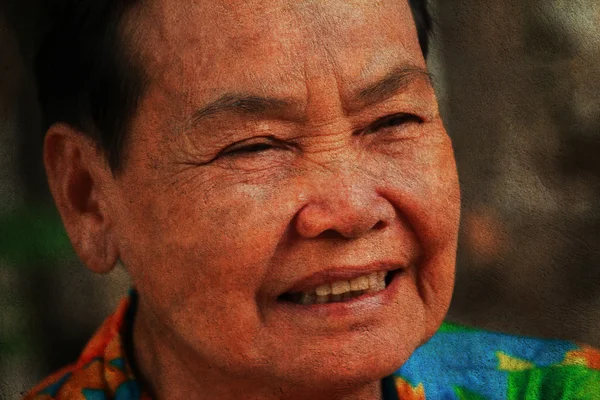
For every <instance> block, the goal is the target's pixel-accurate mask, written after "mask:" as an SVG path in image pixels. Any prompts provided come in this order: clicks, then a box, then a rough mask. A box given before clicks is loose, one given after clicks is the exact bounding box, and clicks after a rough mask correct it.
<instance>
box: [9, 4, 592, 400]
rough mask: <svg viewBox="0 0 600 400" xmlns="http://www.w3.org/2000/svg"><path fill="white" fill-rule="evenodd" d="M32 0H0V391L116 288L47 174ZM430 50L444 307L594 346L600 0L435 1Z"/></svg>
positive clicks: (89, 319) (58, 358) (490, 324)
mask: <svg viewBox="0 0 600 400" xmlns="http://www.w3.org/2000/svg"><path fill="white" fill-rule="evenodd" d="M40 3H41V0H22V1H12V0H4V1H3V2H2V3H1V4H0V398H1V399H4V398H6V399H12V398H17V397H18V396H19V393H21V392H23V391H25V390H26V389H28V388H30V387H31V386H32V385H33V384H35V383H36V382H37V381H39V380H40V379H41V378H42V377H44V376H45V375H47V374H48V373H50V372H51V371H53V370H55V369H57V368H58V367H60V366H63V365H65V364H67V363H69V362H72V361H73V360H74V359H76V358H77V355H78V353H79V351H80V350H81V349H82V347H83V345H84V344H85V342H86V340H87V339H88V338H89V337H90V336H91V334H92V333H93V331H94V330H95V329H96V327H97V326H98V325H99V324H100V322H101V321H102V320H103V319H104V318H105V317H106V316H107V315H108V314H109V313H110V312H111V310H113V309H114V308H115V306H116V305H117V303H118V301H119V299H120V298H121V297H122V296H123V295H124V294H126V291H127V288H128V278H127V276H126V274H125V273H124V271H122V270H116V271H114V272H113V273H111V274H110V275H105V276H95V275H93V274H91V273H90V272H88V270H87V269H86V268H85V267H83V266H82V265H81V263H80V262H79V260H78V259H77V257H76V256H75V255H74V253H73V250H72V248H71V246H70V243H69V241H68V239H67V237H66V235H65V233H64V230H63V228H62V225H61V222H60V219H59V217H58V215H57V213H56V210H55V208H54V205H53V202H52V199H51V197H50V195H49V193H48V189H47V186H46V183H45V175H44V170H43V166H42V162H41V143H42V136H41V132H40V124H39V111H38V109H37V104H36V94H35V87H34V84H33V80H32V71H31V63H32V59H33V56H34V53H35V50H36V47H37V45H38V43H39V41H40V39H41V37H42V35H43V32H44V29H46V28H47V27H48V26H49V24H50V23H51V22H52V21H51V18H50V17H49V14H46V13H44V12H42V10H41V7H40ZM431 7H432V8H433V13H434V18H435V28H434V29H435V33H434V37H433V49H432V53H431V57H430V59H429V60H428V62H429V65H430V69H431V72H432V73H433V74H434V76H435V87H436V91H437V93H438V97H439V100H440V105H441V109H442V115H443V117H444V120H445V122H446V126H447V128H448V131H449V133H450V136H451V137H452V139H453V141H454V146H455V151H456V158H457V163H458V169H459V175H460V180H461V185H462V196H463V211H462V225H461V234H460V246H459V254H458V266H457V267H458V270H457V282H456V290H455V295H454V299H453V302H452V306H451V309H450V313H449V315H448V320H450V321H455V322H460V323H463V324H467V325H473V326H478V327H482V328H486V329H491V330H497V331H503V332H509V333H515V334H522V335H534V336H542V337H557V338H564V339H571V340H577V341H581V342H587V343H589V344H592V345H595V346H599V347H600V207H599V206H600V96H599V93H600V63H599V62H598V60H600V2H598V1H597V0H568V1H567V0H502V1H499V0H496V1H487V0H456V1H444V0H435V1H432V2H431Z"/></svg>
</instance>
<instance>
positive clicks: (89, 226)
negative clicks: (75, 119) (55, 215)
mask: <svg viewBox="0 0 600 400" xmlns="http://www.w3.org/2000/svg"><path fill="white" fill-rule="evenodd" d="M44 166H45V168H46V174H47V176H48V185H49V187H50V191H51V193H52V196H53V197H54V201H55V203H56V206H57V208H58V212H59V213H60V216H61V218H62V221H63V224H64V225H65V229H66V231H67V234H68V235H69V238H70V239H71V243H72V244H73V248H74V249H75V252H76V253H77V255H78V256H79V257H80V258H81V260H82V261H83V263H84V264H85V265H86V266H87V267H88V268H89V269H90V270H92V271H94V272H97V273H107V272H109V271H110V270H111V269H112V268H113V267H114V265H115V264H116V262H117V260H118V257H119V254H118V253H119V252H118V246H117V243H116V242H115V237H114V233H113V225H112V220H111V217H110V212H109V210H108V208H107V207H108V203H107V201H106V200H107V196H108V191H109V189H110V187H111V186H112V185H111V183H113V181H114V179H113V177H112V174H111V171H110V168H109V167H108V165H107V163H106V161H105V159H104V156H103V154H102V153H101V152H100V151H99V150H98V148H97V146H96V144H95V143H94V141H93V140H92V139H91V138H89V137H87V136H85V135H84V134H82V133H81V132H79V131H78V130H76V129H75V128H73V127H71V126H69V125H66V124H62V123H59V124H54V125H52V126H51V127H50V129H48V132H46V136H45V139H44Z"/></svg>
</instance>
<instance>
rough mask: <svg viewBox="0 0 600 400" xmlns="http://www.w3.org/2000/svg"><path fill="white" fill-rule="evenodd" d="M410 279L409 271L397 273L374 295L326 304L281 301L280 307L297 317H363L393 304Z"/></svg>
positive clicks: (369, 294)
mask: <svg viewBox="0 0 600 400" xmlns="http://www.w3.org/2000/svg"><path fill="white" fill-rule="evenodd" d="M407 277H408V271H406V270H401V271H397V272H396V273H395V275H394V277H393V278H392V281H391V282H390V284H389V285H388V286H387V287H386V288H385V289H383V290H380V291H378V292H373V293H365V294H363V295H360V296H358V297H354V298H352V299H348V300H346V301H340V302H333V303H325V304H309V305H303V304H296V303H293V302H290V301H280V302H278V303H277V305H278V306H280V307H282V308H283V310H285V311H286V312H290V313H295V314H296V316H297V317H299V318H302V316H316V317H321V318H332V317H338V318H339V317H345V316H351V315H362V316H364V313H365V312H369V310H374V311H375V310H377V309H379V308H380V307H382V306H385V305H388V304H391V303H393V302H394V299H396V298H397V295H398V292H399V291H400V289H401V288H402V286H403V285H402V283H403V281H405V280H406V278H407Z"/></svg>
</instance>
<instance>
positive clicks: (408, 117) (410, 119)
mask: <svg viewBox="0 0 600 400" xmlns="http://www.w3.org/2000/svg"><path fill="white" fill-rule="evenodd" d="M408 123H418V124H420V123H423V118H421V117H419V116H417V115H414V114H404V113H402V114H394V115H390V116H388V117H384V118H382V119H380V120H378V121H376V122H375V123H374V124H373V125H372V126H371V127H369V128H368V129H367V132H369V133H370V132H376V131H379V130H381V129H385V128H395V127H397V126H401V125H405V124H408Z"/></svg>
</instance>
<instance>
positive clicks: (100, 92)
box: [35, 0, 431, 176]
mask: <svg viewBox="0 0 600 400" xmlns="http://www.w3.org/2000/svg"><path fill="white" fill-rule="evenodd" d="M135 3H137V2H136V0H67V1H66V3H64V4H63V5H62V7H60V8H57V6H56V0H53V1H49V4H50V5H51V6H50V7H51V9H49V10H48V13H49V15H50V16H51V17H52V14H55V15H57V14H58V16H57V17H56V18H55V21H56V23H55V26H54V28H53V29H51V30H50V32H49V33H48V34H47V35H46V38H45V40H44V42H43V44H42V46H41V48H40V51H39V53H38V55H37V57H36V63H35V64H36V65H35V74H36V79H37V85H38V99H39V104H40V108H41V112H42V118H43V121H42V127H43V130H44V133H45V132H46V131H47V129H48V128H49V127H50V126H51V125H52V124H54V123H56V122H64V123H66V124H69V125H71V126H73V127H75V128H76V129H78V130H79V131H81V132H82V133H83V134H85V135H87V136H89V137H91V138H92V139H93V140H94V141H95V143H96V145H97V147H98V148H99V150H101V151H102V152H103V153H104V155H105V157H106V159H107V161H108V163H109V166H110V168H111V170H112V173H113V176H116V175H118V174H119V172H121V171H122V167H123V157H122V153H123V150H124V147H125V142H126V139H127V131H128V127H129V123H130V120H131V118H132V116H133V114H134V112H135V110H136V108H137V105H138V102H139V101H140V99H141V98H142V96H143V94H144V90H145V87H146V82H147V80H146V74H145V72H144V69H143V66H142V65H140V64H141V63H139V62H137V63H136V56H135V54H134V53H135V51H134V47H135V46H134V43H135V39H134V38H133V37H131V35H125V34H124V25H126V24H125V23H124V16H125V15H126V12H127V11H128V10H129V9H130V8H131V7H133V6H134V5H135ZM409 3H410V6H411V10H412V13H413V17H414V20H415V23H416V26H417V32H418V36H419V43H420V45H421V49H422V51H423V54H424V55H425V56H427V52H428V47H429V46H428V44H429V33H430V31H431V18H430V15H429V13H428V10H427V5H426V0H409Z"/></svg>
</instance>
